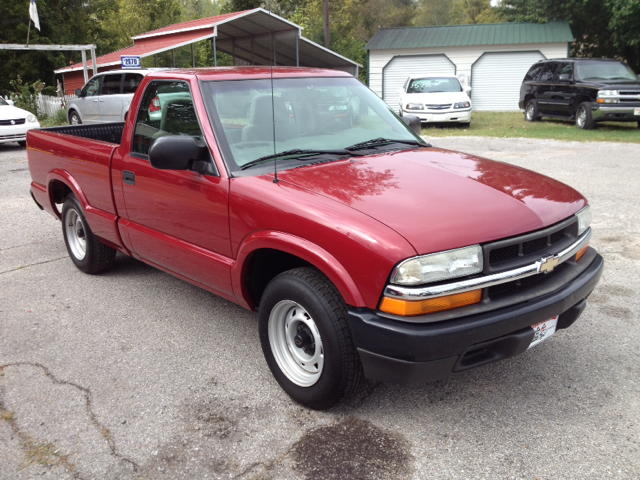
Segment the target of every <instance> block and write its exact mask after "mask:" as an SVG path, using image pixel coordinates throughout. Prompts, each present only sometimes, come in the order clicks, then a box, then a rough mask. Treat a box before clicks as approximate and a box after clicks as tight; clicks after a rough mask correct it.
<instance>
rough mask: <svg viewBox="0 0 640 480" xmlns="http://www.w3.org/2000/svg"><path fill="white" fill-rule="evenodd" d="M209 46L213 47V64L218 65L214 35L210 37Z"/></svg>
mask: <svg viewBox="0 0 640 480" xmlns="http://www.w3.org/2000/svg"><path fill="white" fill-rule="evenodd" d="M211 46H212V47H213V66H214V67H217V66H218V51H217V50H216V37H213V38H212V39H211Z"/></svg>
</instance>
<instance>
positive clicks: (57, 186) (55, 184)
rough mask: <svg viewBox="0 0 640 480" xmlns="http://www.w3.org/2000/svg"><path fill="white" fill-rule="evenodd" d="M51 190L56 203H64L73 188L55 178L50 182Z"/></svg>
mask: <svg viewBox="0 0 640 480" xmlns="http://www.w3.org/2000/svg"><path fill="white" fill-rule="evenodd" d="M49 192H50V195H51V198H53V201H54V203H63V202H64V199H65V198H67V195H69V194H70V193H73V192H72V190H71V189H70V188H69V187H68V186H67V185H66V184H64V183H63V182H61V181H60V180H53V181H52V182H51V183H50V184H49Z"/></svg>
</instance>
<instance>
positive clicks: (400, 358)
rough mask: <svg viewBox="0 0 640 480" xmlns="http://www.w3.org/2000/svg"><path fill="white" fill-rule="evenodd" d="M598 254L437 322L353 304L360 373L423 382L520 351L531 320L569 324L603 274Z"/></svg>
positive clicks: (529, 336) (351, 314)
mask: <svg viewBox="0 0 640 480" xmlns="http://www.w3.org/2000/svg"><path fill="white" fill-rule="evenodd" d="M603 266H604V260H603V259H602V257H601V256H600V255H598V254H595V258H594V259H593V261H592V262H591V263H590V264H589V266H588V267H587V268H586V269H585V270H584V271H583V272H582V273H581V274H580V275H579V276H578V277H576V278H574V279H573V280H572V281H571V282H569V283H567V284H565V285H564V286H563V287H562V288H559V289H557V290H555V291H553V292H551V293H547V294H544V295H542V296H540V297H537V298H534V299H532V300H528V301H524V302H522V303H518V304H516V305H511V306H508V307H504V308H500V309H497V310H492V311H489V312H482V313H479V314H475V315H468V316H464V317H460V318H455V319H451V320H447V321H442V322H435V323H426V324H416V323H405V322H400V321H397V320H393V319H389V318H385V317H383V316H381V315H379V314H378V313H376V312H375V311H373V310H368V309H354V310H351V311H350V312H349V320H350V325H351V331H352V334H353V338H354V342H355V344H356V347H357V348H358V352H359V354H360V359H361V361H362V365H363V367H364V372H365V376H366V377H367V378H369V379H371V380H377V381H382V382H386V383H400V384H409V383H425V382H431V381H435V380H440V379H442V378H446V377H448V376H449V375H452V374H454V373H457V372H461V371H464V370H468V369H470V368H474V367H477V366H480V365H484V364H486V363H490V362H494V361H497V360H502V359H505V358H509V357H512V356H514V355H517V354H519V353H522V352H524V351H525V350H526V349H527V348H528V346H529V344H530V343H531V340H532V339H533V336H534V332H533V329H532V328H531V326H532V325H535V324H537V323H540V322H543V321H545V320H548V319H550V318H553V317H554V316H556V315H559V316H560V317H559V319H558V325H557V329H558V330H560V329H563V328H568V327H569V326H571V325H572V324H573V322H575V320H576V319H577V318H578V317H579V316H580V314H581V313H582V311H583V310H584V308H585V306H586V301H585V300H586V298H587V297H588V296H589V294H590V293H591V292H592V291H593V289H594V288H595V286H596V284H597V283H598V281H599V280H600V276H601V275H602V269H603Z"/></svg>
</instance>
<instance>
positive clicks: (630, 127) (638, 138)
mask: <svg viewBox="0 0 640 480" xmlns="http://www.w3.org/2000/svg"><path fill="white" fill-rule="evenodd" d="M422 135H424V136H426V137H427V138H428V137H466V136H476V137H499V138H520V137H524V138H546V139H549V140H564V141H578V142H627V143H640V128H638V124H637V123H636V122H633V123H631V122H629V123H614V122H603V123H598V127H597V128H596V129H595V130H581V129H579V128H578V127H576V126H575V123H574V122H573V121H568V120H555V119H548V118H545V119H543V120H540V121H539V122H526V121H525V120H524V113H522V112H473V113H472V114H471V126H470V127H469V128H462V127H460V126H458V125H451V126H449V125H444V126H438V125H428V126H426V128H423V129H422Z"/></svg>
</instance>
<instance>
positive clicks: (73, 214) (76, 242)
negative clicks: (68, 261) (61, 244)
mask: <svg viewBox="0 0 640 480" xmlns="http://www.w3.org/2000/svg"><path fill="white" fill-rule="evenodd" d="M64 228H65V232H66V234H67V242H68V243H69V249H70V250H71V253H72V254H73V256H74V257H75V258H77V259H78V260H83V259H84V257H85V256H86V255H87V235H86V231H85V227H84V222H83V221H82V218H81V217H80V215H79V214H78V212H77V211H76V210H75V209H73V208H70V209H69V210H67V214H66V216H65V223H64Z"/></svg>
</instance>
